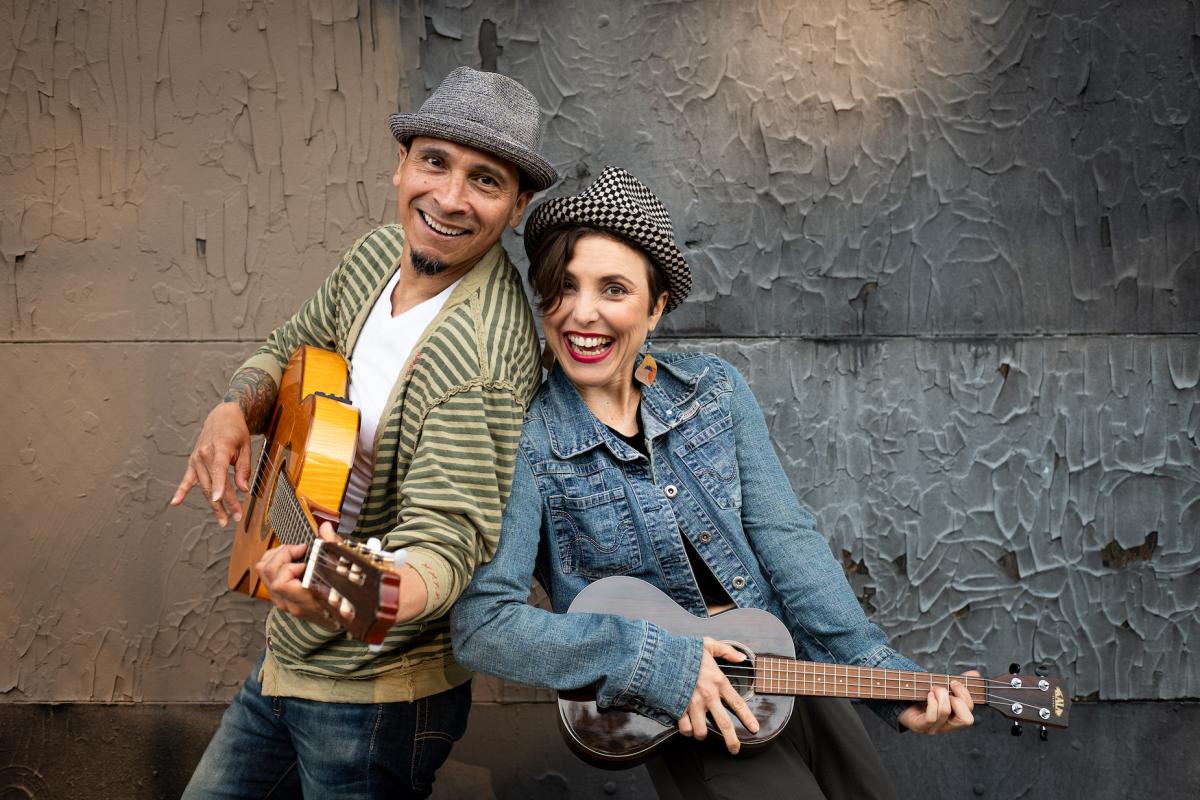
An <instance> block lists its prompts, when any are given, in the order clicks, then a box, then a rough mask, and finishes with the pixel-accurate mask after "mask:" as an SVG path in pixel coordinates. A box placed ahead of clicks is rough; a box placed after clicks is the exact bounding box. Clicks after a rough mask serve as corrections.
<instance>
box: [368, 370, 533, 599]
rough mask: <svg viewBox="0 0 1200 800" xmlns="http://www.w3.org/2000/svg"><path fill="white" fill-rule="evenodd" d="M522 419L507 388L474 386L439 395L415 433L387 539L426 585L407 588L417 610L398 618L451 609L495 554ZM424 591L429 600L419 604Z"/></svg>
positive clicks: (387, 544)
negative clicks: (403, 552)
mask: <svg viewBox="0 0 1200 800" xmlns="http://www.w3.org/2000/svg"><path fill="white" fill-rule="evenodd" d="M523 417H524V408H523V406H522V405H521V403H519V402H518V400H517V397H516V396H515V394H514V392H513V391H511V390H510V389H507V388H502V387H501V388H496V387H493V388H485V387H480V386H474V387H468V388H465V389H463V390H460V391H456V392H453V393H451V394H450V395H449V396H448V397H445V398H442V399H440V400H439V402H436V403H435V404H434V405H433V406H432V407H431V408H430V409H429V411H428V413H427V414H426V415H425V419H424V422H423V424H422V426H421V429H420V430H419V431H416V432H414V433H413V434H410V435H415V436H416V437H417V441H416V444H415V448H414V452H413V457H412V461H411V463H410V465H409V468H408V472H407V475H406V477H405V480H404V483H403V484H402V485H401V487H400V490H399V493H400V509H399V513H398V515H397V518H398V520H399V524H397V525H396V526H395V527H394V528H393V529H392V530H391V531H390V532H389V533H388V534H387V535H386V536H385V537H384V546H385V547H386V548H387V549H389V550H395V549H398V548H401V547H405V548H408V561H407V563H406V569H405V572H406V573H407V572H408V569H407V568H409V567H411V568H412V570H414V571H415V575H414V577H418V576H419V578H420V583H421V584H423V586H422V587H416V586H410V588H409V589H408V590H406V591H404V592H403V594H402V597H401V603H402V605H403V606H406V607H407V610H408V611H410V613H411V612H415V613H411V615H401V616H398V619H400V620H401V621H414V620H423V619H433V618H437V617H441V616H443V615H445V614H446V613H448V612H449V610H450V606H451V605H452V604H453V603H454V601H455V600H456V599H458V596H459V594H460V593H461V592H462V590H463V588H464V587H465V586H466V585H467V582H468V581H470V579H471V576H472V575H473V574H474V572H475V568H476V567H477V566H478V565H479V564H480V563H482V562H484V561H487V560H488V559H490V558H491V557H492V554H493V553H495V551H496V546H497V542H498V540H499V535H500V518H501V514H502V513H503V510H504V504H505V502H506V501H507V500H508V495H509V492H510V490H511V488H512V475H513V466H514V464H515V462H516V454H517V442H518V441H519V439H520V436H521V422H522V419H523ZM406 433H407V432H406V431H402V432H400V434H399V435H400V436H401V437H403V436H404V435H405V434H406ZM360 521H361V520H360ZM413 583H415V582H413ZM420 589H423V591H420ZM409 592H415V594H411V595H410V594H409ZM419 595H423V599H424V601H425V602H424V605H423V606H422V607H420V608H415V607H414V606H415V602H416V600H417V599H418V596H419ZM410 603H412V604H414V605H409V604H410Z"/></svg>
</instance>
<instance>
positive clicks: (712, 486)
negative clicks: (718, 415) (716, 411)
mask: <svg viewBox="0 0 1200 800" xmlns="http://www.w3.org/2000/svg"><path fill="white" fill-rule="evenodd" d="M675 455H676V456H678V457H679V459H680V460H681V461H683V463H684V464H685V465H686V466H687V468H688V471H689V472H691V473H692V475H693V476H694V477H695V478H696V481H697V482H698V483H699V484H700V485H701V486H703V487H704V491H706V492H708V495H709V497H711V498H712V499H713V501H715V502H716V504H717V505H718V506H719V507H720V508H722V509H725V510H729V509H734V508H741V507H742V481H741V478H740V476H739V474H738V462H737V443H736V442H735V440H734V434H733V418H732V417H729V416H726V417H724V418H723V419H720V420H718V421H716V422H714V423H712V424H711V425H709V426H708V427H707V428H705V429H704V430H702V431H699V432H698V433H696V434H694V435H693V436H691V437H689V438H688V439H687V440H686V441H685V442H684V443H683V444H681V445H679V446H678V447H676V448H675Z"/></svg>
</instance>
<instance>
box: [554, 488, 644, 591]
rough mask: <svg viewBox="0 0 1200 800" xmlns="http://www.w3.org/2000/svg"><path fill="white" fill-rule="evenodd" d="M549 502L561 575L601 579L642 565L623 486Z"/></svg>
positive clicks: (623, 573)
mask: <svg viewBox="0 0 1200 800" xmlns="http://www.w3.org/2000/svg"><path fill="white" fill-rule="evenodd" d="M548 501H549V506H550V518H551V521H552V522H553V525H554V535H555V538H556V540H557V545H558V555H559V561H560V563H561V564H562V569H563V572H565V573H567V574H573V575H579V576H581V577H585V578H603V577H605V576H607V575H625V574H627V573H629V572H632V571H633V570H635V569H637V568H638V567H639V566H641V564H642V551H641V547H640V546H639V545H638V539H637V531H636V529H635V528H634V525H633V513H632V511H631V510H630V508H629V500H628V499H627V498H626V496H625V489H624V488H623V487H617V488H616V489H610V490H609V491H606V492H600V493H598V494H592V495H588V496H586V497H569V496H567V495H551V496H550V497H549V499H548Z"/></svg>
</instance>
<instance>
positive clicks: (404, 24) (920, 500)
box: [0, 0, 1200, 796]
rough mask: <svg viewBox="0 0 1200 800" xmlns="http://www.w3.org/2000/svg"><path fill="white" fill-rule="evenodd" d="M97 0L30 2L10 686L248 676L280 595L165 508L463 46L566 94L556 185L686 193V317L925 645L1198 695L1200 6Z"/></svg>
mask: <svg viewBox="0 0 1200 800" xmlns="http://www.w3.org/2000/svg"><path fill="white" fill-rule="evenodd" d="M82 6H83V7H82V8H79V7H76V5H74V4H66V3H43V2H34V1H33V0H17V2H13V3H10V4H8V5H7V6H5V7H4V10H3V13H0V185H2V186H3V189H4V191H3V192H2V193H0V265H2V266H0V269H2V272H0V275H2V277H0V282H2V283H3V288H4V291H3V292H2V293H0V374H4V375H6V376H8V377H9V383H8V386H9V391H8V392H6V393H5V394H4V395H3V396H2V399H0V417H2V418H3V419H4V420H5V421H6V423H7V424H6V425H5V426H3V428H0V497H2V498H3V499H4V501H5V504H6V507H7V509H8V510H9V519H10V528H9V534H8V536H7V537H6V544H5V549H4V555H5V558H3V559H0V614H2V615H3V618H4V619H6V620H8V621H9V622H7V623H6V624H7V628H6V629H5V634H6V636H5V637H4V641H3V643H0V693H2V696H3V698H4V699H5V700H6V701H8V703H9V704H14V703H17V704H21V703H38V704H40V703H51V702H65V703H93V702H110V701H117V702H129V701H132V702H135V703H168V704H180V703H194V702H202V701H223V700H225V699H228V697H229V696H230V695H231V694H232V692H233V691H234V689H235V687H236V686H237V684H238V683H239V682H240V680H241V678H242V677H243V676H244V674H245V672H246V671H247V670H248V669H249V666H250V661H251V659H252V658H253V656H254V654H255V653H256V651H257V650H258V648H259V647H261V642H262V635H261V621H262V617H263V614H264V612H265V608H263V607H262V604H252V603H250V602H249V601H245V600H243V599H242V598H240V597H232V596H230V595H228V594H224V593H223V589H224V580H225V568H226V565H225V558H226V556H227V555H228V548H229V533H228V531H222V530H220V529H218V528H217V527H216V525H215V524H214V523H213V522H211V521H210V520H209V519H208V518H207V517H206V515H205V514H204V513H203V510H202V509H201V507H200V504H199V503H197V502H195V500H194V499H193V501H192V502H191V503H190V504H189V506H188V507H187V508H185V509H183V510H173V511H167V509H166V501H167V499H168V498H169V496H170V494H171V492H172V490H173V488H174V486H175V484H176V482H177V481H178V478H179V476H180V475H181V473H182V470H183V465H184V460H185V457H186V454H187V452H188V451H189V450H190V447H191V443H192V441H193V439H194V437H195V435H196V433H197V431H198V429H199V424H200V422H201V421H202V419H203V417H204V414H205V413H206V412H207V410H208V409H209V408H210V407H211V406H212V404H213V403H215V402H216V400H217V399H218V398H219V396H220V393H221V391H222V390H223V387H224V381H225V378H226V377H227V375H228V374H229V372H230V371H231V369H232V368H233V367H234V366H235V365H236V364H237V363H238V362H239V361H240V360H241V358H242V357H243V356H244V355H245V354H246V353H247V352H249V351H250V350H251V349H252V348H253V346H254V343H255V342H257V341H258V340H259V339H261V338H262V337H263V336H265V335H266V333H267V332H269V330H270V329H271V328H272V327H273V326H274V325H275V324H276V323H277V322H278V321H279V320H280V319H281V318H282V317H283V316H284V315H285V314H287V313H289V311H290V310H291V309H293V308H294V307H295V306H296V305H297V304H298V303H299V302H300V301H301V300H302V299H303V298H304V297H306V296H307V295H308V294H309V293H310V292H311V291H312V290H313V289H314V288H315V287H316V285H317V284H318V283H319V282H320V280H321V279H322V278H323V277H324V276H325V275H326V274H327V273H328V270H329V269H330V268H331V266H332V265H333V264H334V263H335V260H336V259H337V258H338V256H339V255H340V253H341V251H342V250H343V249H344V248H345V247H346V246H348V244H349V243H350V242H352V241H353V239H354V238H356V236H357V235H358V234H359V233H361V232H362V231H363V230H365V229H367V228H368V227H370V226H372V225H374V224H378V223H379V222H381V221H387V220H390V219H391V218H393V216H394V213H395V208H394V200H393V198H392V194H391V187H390V183H389V176H390V174H391V171H392V169H393V167H394V163H393V159H394V145H393V142H392V140H391V137H390V134H389V133H388V131H387V129H386V126H385V125H384V119H385V117H386V114H387V113H388V112H389V111H392V110H394V109H395V108H396V107H397V106H399V107H402V108H413V107H415V105H417V104H419V102H420V101H421V99H423V97H424V96H425V94H426V93H427V91H428V90H429V89H430V88H431V87H432V86H433V85H436V83H437V82H438V81H439V80H440V79H441V77H442V76H443V75H445V73H446V72H448V71H449V70H450V69H451V68H452V67H453V66H455V65H457V64H459V63H467V64H472V65H476V66H484V67H489V68H498V69H499V70H501V71H504V72H507V73H509V74H512V75H514V76H515V77H518V78H519V79H521V80H523V81H524V82H526V83H527V85H529V86H530V87H531V88H532V89H533V90H534V92H535V94H537V95H538V97H539V98H540V100H541V102H542V104H543V108H544V109H545V110H546V111H547V112H548V113H549V115H550V122H549V126H548V128H547V151H548V153H549V155H550V157H551V158H552V160H553V161H554V163H555V164H556V165H557V166H558V167H559V169H560V171H562V172H563V173H564V174H565V175H566V179H565V180H564V184H563V186H561V187H559V188H558V189H556V190H554V192H562V191H568V192H569V191H575V190H577V189H578V188H579V187H580V186H582V185H583V184H584V183H586V182H587V181H588V179H589V178H590V176H592V175H595V174H597V173H598V172H599V170H600V169H601V168H602V167H603V166H604V165H606V164H619V165H622V166H625V167H626V168H628V169H630V170H631V171H633V172H634V173H635V174H637V175H639V176H640V177H642V178H643V179H644V180H646V181H647V183H649V184H650V185H651V186H652V187H653V188H654V189H655V190H656V191H657V192H658V193H659V194H660V195H661V196H662V197H663V198H664V200H665V201H666V202H667V204H668V207H669V208H670V209H671V211H672V213H673V216H674V219H675V222H676V229H677V232H678V239H679V241H680V244H681V245H683V246H684V247H685V249H686V251H687V252H688V254H689V257H690V260H691V262H692V264H693V267H694V269H695V275H696V288H695V290H694V292H693V295H692V297H691V299H690V300H689V302H688V303H687V304H686V305H685V306H683V307H682V308H681V309H680V310H678V311H677V312H675V313H674V314H672V315H671V316H670V317H669V318H668V320H667V324H666V327H665V334H664V336H662V337H660V339H659V341H658V344H660V345H666V346H672V347H676V346H677V347H683V348H703V349H710V350H716V351H717V352H720V353H721V354H723V355H725V356H726V357H728V358H730V359H731V360H732V361H733V362H734V363H735V364H736V365H737V366H738V367H739V368H741V369H743V370H744V372H745V373H746V375H747V377H748V378H749V380H750V383H751V386H752V387H753V388H754V390H755V392H756V394H757V396H758V397H759V399H760V401H761V403H762V405H763V408H764V411H765V412H766V414H767V417H768V420H769V422H770V424H771V427H772V432H773V435H774V438H775V442H776V446H777V449H778V451H779V453H780V455H781V457H782V458H783V460H784V464H785V466H786V468H787V469H788V471H789V475H790V476H791V478H792V481H793V485H794V486H795V488H796V490H797V493H798V494H799V495H800V496H801V498H802V499H803V500H805V502H807V503H809V504H810V505H811V506H812V507H813V508H814V509H815V510H816V511H817V513H818V515H819V517H820V519H821V522H822V526H823V529H824V531H825V532H826V534H827V535H828V536H829V538H830V543H831V546H832V548H833V550H834V552H835V554H836V555H838V556H839V557H840V558H841V559H842V561H843V563H844V564H845V566H846V569H847V571H848V574H849V576H850V579H851V582H852V584H853V585H854V587H855V589H856V591H857V592H858V593H859V594H860V597H861V598H862V601H863V603H864V605H865V606H867V607H868V608H869V609H870V610H871V611H872V614H873V617H874V619H875V620H876V621H878V622H879V623H880V624H881V625H882V626H883V627H884V628H885V629H886V630H887V631H888V632H889V633H890V634H891V635H892V636H893V637H894V638H895V640H896V642H897V643H898V644H899V645H900V646H901V647H902V648H903V649H904V650H906V651H907V652H908V653H910V654H911V655H913V656H914V657H916V658H917V659H918V660H920V661H922V662H923V663H925V664H927V665H928V666H930V667H931V668H937V669H945V670H957V669H961V668H965V667H967V666H979V667H980V668H982V669H983V670H984V671H985V672H999V671H1001V670H1002V669H1003V668H1004V667H1005V666H1006V665H1007V664H1008V663H1009V661H1013V660H1016V661H1020V662H1026V663H1028V662H1030V661H1034V660H1047V661H1049V662H1050V663H1052V664H1053V665H1054V668H1055V669H1056V670H1057V671H1058V672H1060V673H1061V674H1063V675H1064V676H1065V677H1066V678H1067V680H1068V681H1069V683H1070V686H1071V688H1072V690H1073V692H1074V693H1075V694H1076V695H1079V696H1089V697H1093V698H1097V699H1101V700H1122V699H1135V700H1178V699H1181V698H1188V697H1196V696H1198V695H1200V686H1198V683H1200V670H1198V669H1197V665H1196V657H1195V655H1194V653H1195V650H1196V644H1195V643H1196V641H1197V637H1198V636H1200V622H1198V620H1197V598H1198V597H1200V563H1198V562H1200V555H1198V552H1197V534H1198V533H1200V451H1198V448H1197V444H1198V441H1200V403H1198V402H1197V400H1198V398H1200V394H1198V391H1197V386H1198V384H1200V242H1198V236H1200V217H1198V215H1200V126H1198V125H1197V120H1196V117H1197V116H1200V49H1198V45H1197V42H1198V41H1200V10H1198V9H1197V7H1196V4H1195V3H1194V2H1185V0H1150V1H1149V2H1138V3H1134V2H1117V1H1115V0H1114V1H1113V2H1091V1H1090V0H1089V1H1084V0H1079V2H1061V3H1035V2H1028V1H1022V0H1011V1H1010V2H1003V1H1002V0H989V1H988V2H982V1H980V2H969V3H965V2H955V0H928V2H879V1H878V0H842V1H841V2H833V1H832V0H810V1H809V2H803V3H793V2H769V1H768V0H763V1H762V2H757V3H718V2H715V0H705V1H703V2H699V1H698V2H645V1H644V0H625V1H624V2H614V3H605V4H597V3H585V2H567V1H564V2H542V3H538V2H533V3H530V2H526V3H515V2H499V1H498V0H497V1H495V2H491V1H488V0H484V1H482V2H471V0H460V2H456V3H454V4H440V3H424V4H420V3H416V2H413V1H412V0H404V2H400V3H395V2H385V0H362V1H361V2H356V1H355V0H324V2H313V3H309V4H292V3H273V4H267V3H262V2H254V3H242V2H235V1H234V0H216V2H207V3H205V4H204V5H203V6H198V4H196V3H191V2H185V1H184V0H168V2H165V3H161V4H152V3H151V4H148V3H133V2H129V1H128V0H112V2H87V3H84V4H82ZM201 8H202V10H200V9H201ZM510 251H511V252H513V253H514V254H519V253H520V252H521V247H520V242H519V239H518V238H517V237H513V238H512V240H511V242H510ZM476 691H477V698H478V699H480V700H484V701H499V702H503V703H508V702H518V701H520V702H525V701H537V700H544V699H545V698H546V695H545V693H543V692H537V691H534V690H530V689H526V688H523V687H516V686H511V685H504V684H500V683H498V682H495V681H491V680H484V681H480V682H479V684H477V689H476ZM1145 707H1150V706H1140V705H1139V706H1137V708H1145ZM1100 708H1103V706H1101V707H1100ZM1123 713H1124V712H1123ZM1129 713H1134V712H1129ZM1156 713H1158V712H1156ZM5 716H6V717H13V718H14V719H16V718H17V717H15V716H13V714H12V713H11V709H10V712H6V713H5ZM18 716H19V715H18ZM1158 716H1161V714H1158ZM1158 716H1155V719H1157V718H1158ZM490 718H491V717H489V719H490ZM1122 719H1124V718H1122ZM1186 719H1189V720H1194V719H1195V716H1194V715H1189V716H1187V717H1186ZM1112 721H1113V723H1115V724H1121V725H1124V726H1126V727H1127V726H1128V725H1129V724H1130V723H1128V721H1125V722H1121V720H1118V719H1117V718H1116V717H1115V716H1114V718H1113V720H1112ZM1191 724H1192V727H1193V728H1194V722H1193V723H1191ZM966 735H975V734H966ZM980 735H982V734H980ZM903 740H904V737H902V741H903ZM892 746H893V745H890V744H885V747H892ZM895 746H901V747H909V745H907V744H905V745H895ZM1082 746H1083V747H1085V748H1086V747H1087V746H1088V745H1087V743H1084V745H1082ZM906 752H907V751H906ZM914 752H915V751H914ZM1118 755H1119V754H1118ZM922 757H928V754H927V753H926V755H925V756H922ZM20 758H24V756H21V757H20ZM18 760H19V759H18ZM20 763H31V762H30V761H28V760H26V761H24V762H20ZM1175 775H1176V777H1175V778H1174V780H1176V781H1179V783H1178V785H1180V786H1183V785H1184V783H1182V780H1183V779H1182V778H1181V777H1180V776H1181V775H1182V773H1177V774H1175ZM1168 783H1169V781H1168ZM988 785H989V786H991V785H992V784H990V783H989V784H988ZM1097 796H1100V795H1097Z"/></svg>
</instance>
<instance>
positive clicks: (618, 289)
mask: <svg viewBox="0 0 1200 800" xmlns="http://www.w3.org/2000/svg"><path fill="white" fill-rule="evenodd" d="M604 291H605V293H606V294H611V295H614V296H618V295H623V294H626V291H625V287H624V286H620V285H618V284H615V283H614V284H610V285H609V286H608V287H607V288H605V290H604Z"/></svg>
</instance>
